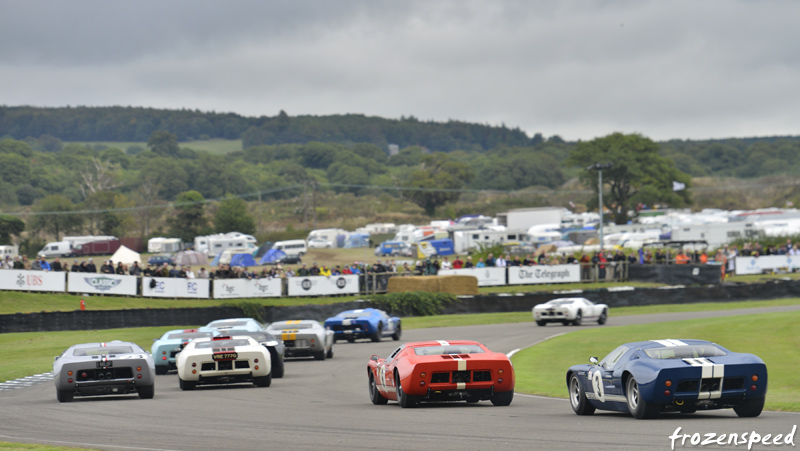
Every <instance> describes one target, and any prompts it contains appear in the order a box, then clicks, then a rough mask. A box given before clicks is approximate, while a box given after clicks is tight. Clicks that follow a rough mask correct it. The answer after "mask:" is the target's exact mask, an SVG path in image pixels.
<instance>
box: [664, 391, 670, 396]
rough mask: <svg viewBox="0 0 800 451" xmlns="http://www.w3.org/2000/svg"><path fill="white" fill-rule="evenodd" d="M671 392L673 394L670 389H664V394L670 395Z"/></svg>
mask: <svg viewBox="0 0 800 451" xmlns="http://www.w3.org/2000/svg"><path fill="white" fill-rule="evenodd" d="M671 394H672V392H671V391H669V390H664V396H669V395H671Z"/></svg>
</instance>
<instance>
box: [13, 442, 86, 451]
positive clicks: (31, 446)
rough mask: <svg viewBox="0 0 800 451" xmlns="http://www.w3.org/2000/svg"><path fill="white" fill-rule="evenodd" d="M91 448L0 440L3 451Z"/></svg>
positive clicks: (61, 450)
mask: <svg viewBox="0 0 800 451" xmlns="http://www.w3.org/2000/svg"><path fill="white" fill-rule="evenodd" d="M88 449H89V448H67V447H64V446H48V445H37V444H34V443H9V442H0V450H2V451H23V450H24V451H31V450H33V451H81V450H88Z"/></svg>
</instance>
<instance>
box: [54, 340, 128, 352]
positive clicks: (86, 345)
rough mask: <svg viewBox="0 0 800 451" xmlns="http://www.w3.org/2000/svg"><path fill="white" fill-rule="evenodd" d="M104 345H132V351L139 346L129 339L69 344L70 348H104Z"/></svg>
mask: <svg viewBox="0 0 800 451" xmlns="http://www.w3.org/2000/svg"><path fill="white" fill-rule="evenodd" d="M106 346H132V347H133V349H134V352H136V349H137V348H139V345H137V344H136V343H133V342H130V341H120V340H114V341H104V342H97V343H79V344H75V345H72V346H70V348H72V349H80V348H98V347H100V348H104V347H106Z"/></svg>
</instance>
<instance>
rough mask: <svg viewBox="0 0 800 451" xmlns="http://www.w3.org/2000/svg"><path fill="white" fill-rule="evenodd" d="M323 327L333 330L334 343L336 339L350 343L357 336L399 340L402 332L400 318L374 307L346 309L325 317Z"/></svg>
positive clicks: (379, 339) (373, 339) (378, 339)
mask: <svg viewBox="0 0 800 451" xmlns="http://www.w3.org/2000/svg"><path fill="white" fill-rule="evenodd" d="M325 328H326V329H328V330H332V331H333V341H334V343H335V342H336V341H337V340H347V341H348V342H350V343H352V342H354V341H355V340H356V339H357V338H369V339H371V340H372V341H381V339H382V338H383V337H392V340H399V339H400V336H401V335H402V333H403V330H402V328H401V326H400V318H398V317H396V316H389V315H387V314H386V312H384V311H383V310H378V309H375V308H365V309H357V310H346V311H344V312H341V313H339V314H338V315H336V316H333V317H331V318H328V319H326V320H325Z"/></svg>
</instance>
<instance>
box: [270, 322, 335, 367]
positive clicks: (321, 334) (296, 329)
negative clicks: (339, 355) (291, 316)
mask: <svg viewBox="0 0 800 451" xmlns="http://www.w3.org/2000/svg"><path fill="white" fill-rule="evenodd" d="M265 330H266V331H267V332H269V333H271V334H272V335H275V336H276V337H280V339H281V340H283V344H284V345H285V346H286V357H312V356H313V357H314V358H315V359H317V360H325V358H326V357H327V358H329V359H330V358H332V357H333V331H332V330H327V329H325V327H324V326H323V325H322V324H320V323H319V322H318V321H314V320H312V319H303V320H293V321H278V322H275V323H272V324H270V325H269V326H267V328H266V329H265Z"/></svg>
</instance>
